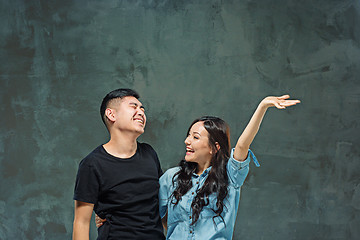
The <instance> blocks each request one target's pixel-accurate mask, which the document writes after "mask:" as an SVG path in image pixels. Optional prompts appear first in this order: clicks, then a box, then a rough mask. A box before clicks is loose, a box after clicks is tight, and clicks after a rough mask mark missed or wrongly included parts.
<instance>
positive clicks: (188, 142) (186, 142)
mask: <svg viewBox="0 0 360 240" xmlns="http://www.w3.org/2000/svg"><path fill="white" fill-rule="evenodd" d="M184 143H185V145H190V141H189V137H186V138H185V141H184Z"/></svg>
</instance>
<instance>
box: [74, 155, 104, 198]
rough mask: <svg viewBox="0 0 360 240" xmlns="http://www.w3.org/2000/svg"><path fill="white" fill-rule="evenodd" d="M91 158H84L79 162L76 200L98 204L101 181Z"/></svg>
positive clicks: (75, 191) (75, 192)
mask: <svg viewBox="0 0 360 240" xmlns="http://www.w3.org/2000/svg"><path fill="white" fill-rule="evenodd" d="M89 160H90V159H86V158H85V159H83V160H82V161H81V162H80V164H79V169H78V172H77V176H76V182H75V190H74V200H78V201H82V202H87V203H93V204H96V202H97V200H98V195H99V189H100V182H99V178H98V175H97V174H96V171H95V168H94V166H92V165H91V164H90V163H89Z"/></svg>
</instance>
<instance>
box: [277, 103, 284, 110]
mask: <svg viewBox="0 0 360 240" xmlns="http://www.w3.org/2000/svg"><path fill="white" fill-rule="evenodd" d="M280 104H281V103H277V102H275V103H274V105H275V107H276V108H278V109H285V107H284V106H282V105H280Z"/></svg>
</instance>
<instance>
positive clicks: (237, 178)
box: [227, 148, 254, 187]
mask: <svg viewBox="0 0 360 240" xmlns="http://www.w3.org/2000/svg"><path fill="white" fill-rule="evenodd" d="M253 155H254V154H253V152H252V151H251V150H250V149H249V151H248V155H247V158H246V159H245V161H237V160H236V159H234V148H233V149H232V150H231V154H230V158H229V161H228V163H227V174H228V177H229V179H230V182H231V183H232V184H233V185H234V186H235V187H241V186H242V185H243V183H244V181H245V179H246V177H247V175H248V173H249V163H250V160H251V156H253Z"/></svg>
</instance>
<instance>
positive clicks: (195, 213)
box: [172, 116, 230, 224]
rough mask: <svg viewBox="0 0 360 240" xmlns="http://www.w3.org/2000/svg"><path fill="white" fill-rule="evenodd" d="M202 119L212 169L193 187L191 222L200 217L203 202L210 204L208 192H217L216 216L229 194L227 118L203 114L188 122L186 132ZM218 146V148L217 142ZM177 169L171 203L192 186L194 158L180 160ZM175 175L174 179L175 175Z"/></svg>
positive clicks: (176, 201) (194, 169)
mask: <svg viewBox="0 0 360 240" xmlns="http://www.w3.org/2000/svg"><path fill="white" fill-rule="evenodd" d="M197 122H203V123H204V127H205V129H206V131H207V132H208V134H209V145H210V147H211V148H212V149H213V152H214V153H215V154H213V156H212V159H211V166H212V167H211V170H210V172H209V175H208V177H207V179H206V180H205V183H204V185H203V186H202V187H201V188H200V189H199V190H197V191H196V196H195V198H194V200H193V202H192V204H191V208H192V224H195V223H196V221H197V220H198V219H199V216H200V212H201V211H202V209H203V207H204V206H207V205H208V204H209V196H210V194H212V193H215V194H217V201H216V207H217V209H212V210H213V211H214V213H215V216H214V217H213V221H214V224H215V220H214V219H215V218H216V217H220V218H221V219H222V221H224V219H223V218H222V216H221V213H222V212H223V210H224V207H225V205H224V199H225V198H226V196H227V195H228V186H229V182H228V175H227V170H226V165H227V162H228V160H229V157H230V130H229V126H228V125H227V124H226V122H225V121H224V120H222V119H220V118H218V117H211V116H204V117H201V118H198V119H196V120H195V121H193V123H192V124H191V125H190V127H189V130H188V134H189V132H190V129H191V127H192V126H193V125H194V124H195V123H197ZM216 144H218V146H220V149H217V145H216ZM179 166H180V170H179V171H178V172H177V173H176V174H175V175H174V177H173V184H174V183H175V182H177V186H176V189H175V191H174V192H173V194H172V196H173V197H174V200H173V203H174V204H175V205H176V204H178V203H179V201H180V200H181V198H182V196H184V195H185V194H186V193H187V192H188V191H189V190H190V189H191V187H192V181H191V175H192V174H193V173H196V172H197V168H198V164H197V163H195V162H187V161H185V160H182V161H181V162H180V164H179ZM176 176H177V180H175V177H176Z"/></svg>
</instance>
